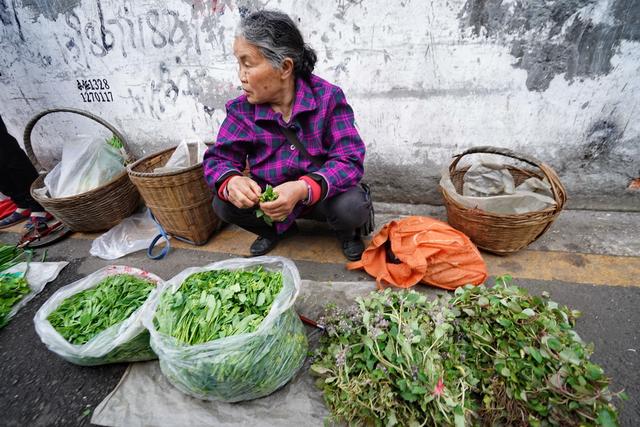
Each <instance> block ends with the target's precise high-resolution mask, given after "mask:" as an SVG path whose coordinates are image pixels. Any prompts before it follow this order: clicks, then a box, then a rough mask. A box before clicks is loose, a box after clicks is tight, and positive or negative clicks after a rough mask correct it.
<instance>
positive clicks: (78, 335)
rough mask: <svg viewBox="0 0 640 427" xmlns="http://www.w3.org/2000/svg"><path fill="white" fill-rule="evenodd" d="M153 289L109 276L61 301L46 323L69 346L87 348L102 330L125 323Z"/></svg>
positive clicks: (120, 276) (140, 281) (132, 278)
mask: <svg viewBox="0 0 640 427" xmlns="http://www.w3.org/2000/svg"><path fill="white" fill-rule="evenodd" d="M152 289H153V284H152V283H151V282H149V281H147V280H143V279H141V278H139V277H136V276H132V275H129V274H117V275H113V276H109V277H107V278H105V279H103V280H102V281H101V282H100V283H99V284H98V285H97V286H96V287H94V288H91V289H87V290H84V291H82V292H79V293H77V294H75V295H73V296H72V297H70V298H67V299H66V300H64V301H63V302H62V304H60V306H58V308H57V309H56V310H55V311H53V312H52V313H51V314H50V315H49V316H48V317H47V319H48V320H49V322H50V323H51V326H53V327H54V328H55V329H56V331H58V333H60V335H62V337H63V338H64V339H65V340H67V341H68V342H70V343H71V344H76V345H82V344H86V343H87V342H89V341H90V340H91V339H92V338H94V337H95V336H96V335H98V334H99V333H100V332H102V331H104V330H105V329H107V328H109V327H111V326H113V325H116V324H118V323H120V322H122V321H124V320H126V319H128V318H129V317H130V316H131V314H132V313H133V312H134V311H136V310H137V309H138V308H140V306H142V304H144V302H145V301H146V299H147V297H148V296H149V293H150V292H151V290H152ZM147 346H148V337H147Z"/></svg>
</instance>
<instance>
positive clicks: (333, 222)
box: [213, 185, 371, 239]
mask: <svg viewBox="0 0 640 427" xmlns="http://www.w3.org/2000/svg"><path fill="white" fill-rule="evenodd" d="M369 209H371V201H370V200H369V199H368V197H367V195H366V193H365V191H364V190H363V189H362V187H360V186H359V185H358V186H356V187H354V188H352V189H350V190H347V191H346V192H344V193H341V194H338V195H336V196H334V197H331V198H329V199H325V200H322V201H320V202H318V203H316V204H315V205H313V206H312V207H311V210H310V211H309V212H306V213H305V214H304V215H302V216H301V217H300V218H304V219H311V220H315V221H322V222H325V221H326V222H327V223H328V224H329V226H330V227H331V228H332V229H333V230H335V231H336V233H337V235H338V237H339V238H346V237H350V236H353V235H354V234H355V232H356V230H357V229H358V228H360V227H362V226H363V225H364V224H365V223H366V222H367V220H368V219H369ZM213 210H214V211H215V213H216V215H218V217H219V218H220V219H222V220H223V221H225V222H228V223H231V224H235V225H237V226H238V227H241V228H244V229H245V230H247V231H250V232H252V233H254V234H257V235H259V236H263V237H266V238H270V239H273V238H275V237H276V232H275V228H274V227H269V226H268V225H267V224H265V222H264V220H263V219H261V218H257V217H256V214H255V211H256V208H249V209H240V208H237V207H236V206H234V205H233V204H231V203H229V202H225V201H224V200H221V199H220V198H219V197H218V196H217V195H216V196H215V197H214V199H213Z"/></svg>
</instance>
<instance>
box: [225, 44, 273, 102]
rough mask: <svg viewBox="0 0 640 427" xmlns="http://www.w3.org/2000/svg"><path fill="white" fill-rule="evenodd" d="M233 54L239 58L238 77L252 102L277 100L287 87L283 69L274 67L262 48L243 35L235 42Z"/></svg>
mask: <svg viewBox="0 0 640 427" xmlns="http://www.w3.org/2000/svg"><path fill="white" fill-rule="evenodd" d="M233 54H234V55H235V57H236V59H237V60H238V77H239V78H240V82H241V83H242V90H244V93H245V94H246V95H247V101H249V102H250V103H251V104H264V103H272V102H274V101H277V99H278V95H279V94H280V93H281V91H282V89H283V88H284V87H285V79H283V76H282V71H281V70H278V69H276V68H274V67H273V66H272V65H271V63H270V62H269V61H268V60H267V58H265V57H264V55H263V54H262V53H261V52H260V50H259V49H258V48H257V47H256V46H254V45H252V44H250V43H249V42H247V41H246V40H245V39H244V38H243V37H236V39H235V41H234V42H233Z"/></svg>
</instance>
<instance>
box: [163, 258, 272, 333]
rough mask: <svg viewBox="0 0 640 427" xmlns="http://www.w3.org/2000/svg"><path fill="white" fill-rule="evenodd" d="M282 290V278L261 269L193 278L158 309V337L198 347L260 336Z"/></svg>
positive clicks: (165, 297)
mask: <svg viewBox="0 0 640 427" xmlns="http://www.w3.org/2000/svg"><path fill="white" fill-rule="evenodd" d="M281 289H282V274H281V273H279V272H275V273H274V272H268V271H264V269H262V268H261V267H259V268H257V269H256V270H248V271H241V270H235V271H229V270H213V271H203V272H200V273H195V274H192V275H191V276H189V277H187V279H186V280H185V281H184V282H183V283H182V286H180V288H179V289H178V290H177V291H176V292H175V293H170V292H166V293H164V294H163V295H162V299H161V301H160V304H159V306H158V309H157V312H156V317H155V325H156V328H157V330H158V332H161V333H163V334H165V335H169V336H172V337H174V338H176V339H178V340H179V341H181V342H183V343H185V344H189V345H196V344H202V343H205V342H209V341H213V340H216V339H218V338H224V337H228V336H232V335H239V334H245V333H249V332H253V331H255V330H256V328H257V327H258V325H260V323H261V322H262V320H263V319H264V318H265V316H266V315H267V314H268V313H269V310H270V309H271V305H272V304H273V300H274V299H275V297H276V296H277V295H278V293H279V292H280V290H281Z"/></svg>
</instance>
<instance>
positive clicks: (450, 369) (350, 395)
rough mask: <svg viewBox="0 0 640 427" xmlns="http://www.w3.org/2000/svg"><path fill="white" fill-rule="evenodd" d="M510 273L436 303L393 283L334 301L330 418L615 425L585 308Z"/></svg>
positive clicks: (326, 374) (324, 383) (320, 370)
mask: <svg viewBox="0 0 640 427" xmlns="http://www.w3.org/2000/svg"><path fill="white" fill-rule="evenodd" d="M509 280H510V278H508V277H503V278H498V279H497V282H496V286H494V287H493V288H486V287H484V286H478V287H472V286H467V287H464V288H459V289H458V290H457V291H456V292H455V294H454V296H453V297H452V298H450V299H448V298H446V297H442V298H440V299H438V300H436V301H427V299H426V297H425V296H424V295H420V294H418V293H416V292H413V291H402V292H392V291H390V290H386V291H385V292H383V293H376V294H372V295H371V296H369V297H368V298H365V299H360V300H358V304H357V306H354V307H351V308H350V309H349V310H346V311H345V310H338V309H336V308H333V309H330V311H329V313H328V316H327V317H326V319H325V320H324V322H325V325H326V327H327V332H328V333H327V335H326V336H325V337H324V338H323V339H322V342H321V344H322V345H321V347H320V348H319V349H318V351H317V354H316V358H317V360H316V362H315V363H314V364H313V365H312V368H311V369H312V372H314V373H315V374H316V375H318V376H319V377H320V378H319V379H318V381H317V384H318V386H319V387H320V388H321V389H322V390H323V392H324V398H325V402H326V403H327V405H328V406H329V408H330V410H331V412H332V418H333V420H334V421H343V422H347V423H348V424H349V425H351V424H356V425H357V424H362V425H369V424H371V425H385V426H393V425H456V426H461V425H522V426H526V425H532V426H544V425H562V426H578V425H605V426H611V425H616V424H617V412H616V410H615V408H614V406H613V405H612V404H611V400H612V398H613V397H615V395H616V394H615V393H612V392H611V391H610V390H609V388H608V384H609V379H607V378H606V377H605V376H604V373H603V371H602V369H601V368H600V367H599V366H598V365H596V364H594V363H592V362H590V361H589V356H590V355H591V353H592V351H593V349H592V347H591V346H587V345H585V344H584V343H583V342H582V341H581V340H580V338H579V336H578V335H577V334H576V333H575V331H574V330H573V326H574V322H575V319H576V317H577V315H578V314H579V313H578V312H576V311H571V310H569V309H568V308H566V307H560V306H558V304H556V303H554V302H553V301H549V300H548V299H547V297H546V296H543V297H537V296H530V295H529V294H528V293H527V292H526V291H525V290H523V289H520V288H518V287H515V286H510V285H509V283H508V281H509ZM621 397H624V396H623V395H621Z"/></svg>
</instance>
